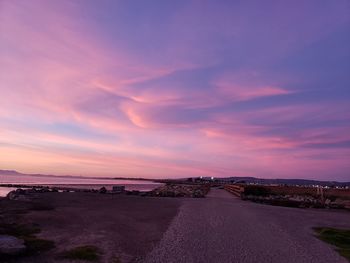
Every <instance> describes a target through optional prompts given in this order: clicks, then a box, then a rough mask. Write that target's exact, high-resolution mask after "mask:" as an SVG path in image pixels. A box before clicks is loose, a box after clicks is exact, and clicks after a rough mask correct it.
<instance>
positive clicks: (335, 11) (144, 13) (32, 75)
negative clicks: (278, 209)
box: [0, 0, 350, 181]
mask: <svg viewBox="0 0 350 263" xmlns="http://www.w3.org/2000/svg"><path fill="white" fill-rule="evenodd" d="M349 102H350V1H348V0H344V1H343V0H336V1H334V0H322V1H320V0H315V1H313V0H308V1H269V0H266V1H260V0H257V1H253V0H249V1H236V0H232V1H224V0H218V1H205V0H203V1H189V0H186V1H182V0H177V1H170V0H169V1H168V0H165V1H164V0H159V1H155V0H150V1H136V0H131V1H129V0H125V1H118V0H115V1H114V0H111V1H105V0H103V1H90V0H81V1H78V0H72V1H64V0H63V1H62V0H56V1H55V0H50V1H47V0H45V1H39V0H30V1H25V0H16V1H12V0H0V169H12V170H17V171H21V172H24V173H45V174H53V175H66V174H69V175H84V176H104V177H105V176H125V177H147V178H180V177H197V176H214V177H229V176H254V177H262V178H307V179H319V180H339V181H350V103H349Z"/></svg>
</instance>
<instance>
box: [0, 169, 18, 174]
mask: <svg viewBox="0 0 350 263" xmlns="http://www.w3.org/2000/svg"><path fill="white" fill-rule="evenodd" d="M0 174H1V175H21V173H19V172H17V171H13V170H0Z"/></svg>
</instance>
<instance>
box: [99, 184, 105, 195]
mask: <svg viewBox="0 0 350 263" xmlns="http://www.w3.org/2000/svg"><path fill="white" fill-rule="evenodd" d="M99 193H100V194H105V193H107V189H106V187H104V186H103V187H101V188H100V190H99Z"/></svg>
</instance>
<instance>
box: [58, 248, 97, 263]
mask: <svg viewBox="0 0 350 263" xmlns="http://www.w3.org/2000/svg"><path fill="white" fill-rule="evenodd" d="M62 258H65V259H70V260H87V261H97V260H98V259H99V258H100V251H99V249H98V248H97V247H95V246H79V247H76V248H73V249H71V250H68V251H66V252H63V254H62Z"/></svg>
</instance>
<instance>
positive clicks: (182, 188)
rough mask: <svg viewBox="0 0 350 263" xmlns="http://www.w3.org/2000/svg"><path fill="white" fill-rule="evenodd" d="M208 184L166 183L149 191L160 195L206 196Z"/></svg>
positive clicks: (150, 193) (152, 194)
mask: <svg viewBox="0 0 350 263" xmlns="http://www.w3.org/2000/svg"><path fill="white" fill-rule="evenodd" d="M209 188H210V187H209V186H207V185H187V184H166V185H164V186H161V187H158V188H156V189H155V190H153V191H151V192H149V193H148V195H149V196H160V197H194V198H199V197H205V195H206V194H207V193H208V191H209Z"/></svg>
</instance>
